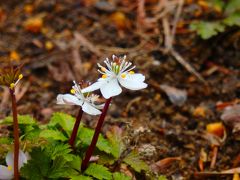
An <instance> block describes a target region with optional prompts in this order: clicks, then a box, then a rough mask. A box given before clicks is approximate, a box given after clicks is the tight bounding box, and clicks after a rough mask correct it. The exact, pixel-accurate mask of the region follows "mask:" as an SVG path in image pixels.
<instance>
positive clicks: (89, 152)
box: [81, 97, 112, 171]
mask: <svg viewBox="0 0 240 180" xmlns="http://www.w3.org/2000/svg"><path fill="white" fill-rule="evenodd" d="M111 100H112V97H111V98H109V99H107V101H106V103H105V105H104V108H103V111H102V114H101V116H100V117H99V120H98V124H97V127H96V129H95V132H94V135H93V139H92V142H91V144H90V146H89V147H88V149H87V152H86V155H85V158H84V160H83V161H82V166H81V170H82V171H84V170H86V169H87V166H88V163H89V160H90V158H91V156H92V154H93V151H94V149H95V147H96V144H97V141H98V137H99V134H100V132H101V128H102V125H103V122H104V119H105V117H106V114H107V111H108V107H109V104H110V102H111Z"/></svg>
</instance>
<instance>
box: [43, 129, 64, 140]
mask: <svg viewBox="0 0 240 180" xmlns="http://www.w3.org/2000/svg"><path fill="white" fill-rule="evenodd" d="M39 137H42V138H46V139H54V140H60V141H66V140H67V138H66V137H65V136H64V135H63V134H62V133H61V132H60V131H58V130H53V129H45V130H42V131H41V133H40V134H39Z"/></svg>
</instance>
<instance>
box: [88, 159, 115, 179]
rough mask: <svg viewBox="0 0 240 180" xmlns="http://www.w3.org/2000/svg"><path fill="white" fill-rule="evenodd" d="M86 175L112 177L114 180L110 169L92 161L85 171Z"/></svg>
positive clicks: (99, 177) (101, 177)
mask: <svg viewBox="0 0 240 180" xmlns="http://www.w3.org/2000/svg"><path fill="white" fill-rule="evenodd" d="M84 173H85V174H86V175H89V176H92V177H94V178H97V179H100V180H101V179H107V180H108V179H109V180H110V179H111V180H112V174H111V173H110V172H109V170H108V169H107V168H106V167H104V166H102V165H99V164H95V163H92V164H90V165H89V167H88V168H87V169H86V171H85V172H84Z"/></svg>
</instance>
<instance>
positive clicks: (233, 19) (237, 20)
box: [223, 13, 240, 26]
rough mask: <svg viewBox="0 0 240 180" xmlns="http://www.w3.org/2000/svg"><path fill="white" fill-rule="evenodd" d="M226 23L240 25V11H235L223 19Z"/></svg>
mask: <svg viewBox="0 0 240 180" xmlns="http://www.w3.org/2000/svg"><path fill="white" fill-rule="evenodd" d="M223 22H224V24H226V25H228V26H234V25H236V26H240V13H234V14H231V15H230V16H228V17H227V18H225V19H224V20H223Z"/></svg>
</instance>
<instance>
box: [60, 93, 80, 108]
mask: <svg viewBox="0 0 240 180" xmlns="http://www.w3.org/2000/svg"><path fill="white" fill-rule="evenodd" d="M57 104H67V105H78V106H82V104H83V101H82V100H80V99H78V98H77V97H76V96H73V95H71V94H59V95H58V96H57Z"/></svg>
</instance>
